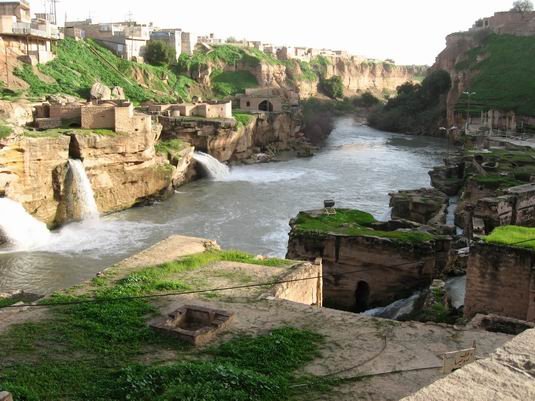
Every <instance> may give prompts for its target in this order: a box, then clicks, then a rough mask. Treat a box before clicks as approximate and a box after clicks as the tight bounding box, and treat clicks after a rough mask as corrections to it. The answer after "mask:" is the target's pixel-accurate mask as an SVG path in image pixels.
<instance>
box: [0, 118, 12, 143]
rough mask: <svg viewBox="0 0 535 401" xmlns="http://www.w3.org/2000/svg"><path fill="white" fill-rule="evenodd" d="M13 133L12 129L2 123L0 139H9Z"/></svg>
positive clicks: (0, 124)
mask: <svg viewBox="0 0 535 401" xmlns="http://www.w3.org/2000/svg"><path fill="white" fill-rule="evenodd" d="M12 132H13V130H12V128H11V127H8V126H7V125H6V123H5V122H4V121H0V139H4V138H7V137H8V136H9V135H11V133H12Z"/></svg>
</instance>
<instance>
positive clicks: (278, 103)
mask: <svg viewBox="0 0 535 401" xmlns="http://www.w3.org/2000/svg"><path fill="white" fill-rule="evenodd" d="M297 105H299V96H298V95H297V94H296V93H295V92H292V91H288V90H285V89H281V88H251V89H246V90H245V94H243V95H240V110H243V111H248V112H253V113H254V112H275V113H280V112H283V111H287V110H289V109H290V108H291V107H293V106H297Z"/></svg>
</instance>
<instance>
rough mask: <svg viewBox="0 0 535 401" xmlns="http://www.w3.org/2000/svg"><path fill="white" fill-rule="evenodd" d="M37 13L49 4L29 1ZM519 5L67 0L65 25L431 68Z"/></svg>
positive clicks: (408, 0) (447, 0) (487, 1)
mask: <svg viewBox="0 0 535 401" xmlns="http://www.w3.org/2000/svg"><path fill="white" fill-rule="evenodd" d="M30 3H31V5H32V12H39V11H42V9H43V3H44V1H43V0H30ZM512 3H513V0H382V1H381V0H329V1H321V2H320V1H314V0H269V1H266V0H263V1H262V0H260V1H254V0H227V1H224V0H189V1H183V0H175V1H172V0H145V1H140V0H129V1H125V0H89V1H80V0H61V2H60V3H58V18H59V20H60V22H63V20H64V18H65V15H67V17H68V19H69V20H76V19H86V18H87V17H88V16H89V15H91V17H92V18H93V20H94V21H95V22H112V21H118V20H125V19H128V16H129V14H130V13H131V15H132V18H133V19H135V20H138V21H140V22H153V23H154V24H155V25H156V26H159V27H162V28H182V29H183V30H186V31H192V32H194V33H197V34H207V33H210V32H213V33H215V34H216V36H217V37H220V38H223V39H225V38H227V37H229V36H234V37H236V38H238V39H240V38H247V39H249V40H261V41H263V42H270V43H273V44H277V45H294V46H306V47H316V48H330V49H341V50H347V51H348V52H350V53H352V54H358V55H363V56H367V57H370V58H379V59H386V58H391V59H394V60H395V61H396V62H397V63H398V64H432V63H433V62H434V59H435V56H436V55H437V54H438V53H439V52H440V51H441V50H442V49H443V48H444V46H445V37H446V35H447V34H449V33H452V32H456V31H461V30H467V29H468V28H469V27H471V26H472V24H473V23H474V21H475V20H477V19H478V18H480V17H486V16H491V15H492V14H493V13H494V12H495V11H505V10H509V9H510V8H511V5H512Z"/></svg>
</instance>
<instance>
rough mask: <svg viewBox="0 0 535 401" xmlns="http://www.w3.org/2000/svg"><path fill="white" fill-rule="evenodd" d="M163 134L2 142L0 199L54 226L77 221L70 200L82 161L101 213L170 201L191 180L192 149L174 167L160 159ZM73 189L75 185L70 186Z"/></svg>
mask: <svg viewBox="0 0 535 401" xmlns="http://www.w3.org/2000/svg"><path fill="white" fill-rule="evenodd" d="M158 136H159V130H156V131H154V132H152V133H150V134H144V133H132V134H124V135H122V134H116V135H110V136H101V135H96V134H87V133H85V132H84V133H83V134H81V133H76V132H72V133H70V135H60V136H58V137H50V138H47V137H41V138H29V137H17V138H14V139H10V140H3V141H1V142H0V196H7V197H9V198H11V199H13V200H15V201H18V202H20V203H21V204H22V205H23V206H24V208H25V209H26V210H27V211H28V212H29V213H30V214H32V215H33V216H35V217H36V218H37V219H39V220H41V221H43V222H45V223H46V224H47V225H49V226H58V225H61V224H64V223H66V222H68V221H70V220H72V219H73V218H74V219H75V218H76V213H75V212H74V211H73V210H74V209H73V208H72V205H70V204H69V199H71V198H72V191H73V189H72V185H69V182H70V181H69V177H71V181H72V175H69V167H68V161H69V158H77V159H82V160H83V164H84V167H85V170H86V174H87V176H88V178H89V180H90V182H91V186H92V188H93V191H94V194H95V200H96V203H97V206H98V209H99V212H100V213H110V212H114V211H118V210H122V209H126V208H129V207H132V206H134V205H136V204H139V203H142V202H144V201H147V200H150V199H153V198H156V197H161V196H165V195H166V194H167V193H168V192H169V191H170V190H171V189H172V187H173V185H175V186H178V185H181V184H182V183H184V182H186V181H187V180H188V179H189V177H190V176H189V173H188V171H189V166H190V163H191V154H192V152H193V150H192V149H191V148H188V149H185V150H184V151H183V152H184V153H183V154H182V155H181V157H180V158H179V159H177V160H175V161H174V162H173V161H171V162H169V161H168V160H165V159H164V158H162V157H160V156H157V155H156V154H155V150H154V143H155V141H156V140H157V138H158ZM71 184H72V182H71Z"/></svg>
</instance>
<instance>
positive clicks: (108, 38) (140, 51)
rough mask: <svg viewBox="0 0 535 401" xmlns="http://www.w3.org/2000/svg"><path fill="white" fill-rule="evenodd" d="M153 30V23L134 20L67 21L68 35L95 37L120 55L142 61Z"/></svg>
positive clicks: (66, 32) (66, 31) (66, 30)
mask: <svg viewBox="0 0 535 401" xmlns="http://www.w3.org/2000/svg"><path fill="white" fill-rule="evenodd" d="M152 30H153V28H152V26H151V25H145V24H139V23H136V22H133V21H127V22H113V23H102V24H96V23H93V21H92V20H91V19H87V20H85V21H68V22H65V35H66V36H70V37H74V38H76V39H79V38H81V37H87V38H91V39H94V40H96V41H98V42H99V43H101V44H102V45H103V46H105V47H107V48H108V49H110V50H111V51H113V52H114V53H115V54H117V55H118V56H119V57H122V58H124V59H126V60H135V61H140V62H142V61H143V56H144V55H145V49H146V46H147V41H148V40H150V34H151V32H152Z"/></svg>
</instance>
